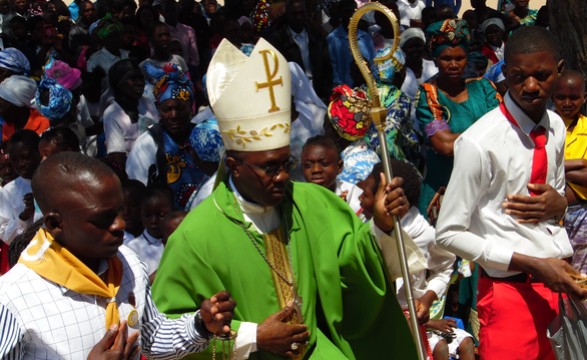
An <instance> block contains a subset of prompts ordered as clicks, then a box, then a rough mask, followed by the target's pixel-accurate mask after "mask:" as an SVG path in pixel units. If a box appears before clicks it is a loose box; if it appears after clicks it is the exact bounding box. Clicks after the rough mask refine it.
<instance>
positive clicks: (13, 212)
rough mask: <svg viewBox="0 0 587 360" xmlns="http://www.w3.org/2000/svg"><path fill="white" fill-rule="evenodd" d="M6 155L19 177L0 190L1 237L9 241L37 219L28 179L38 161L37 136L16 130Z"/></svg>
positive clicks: (31, 132) (39, 160) (29, 179)
mask: <svg viewBox="0 0 587 360" xmlns="http://www.w3.org/2000/svg"><path fill="white" fill-rule="evenodd" d="M8 156H9V158H10V163H11V164H12V167H13V168H14V171H15V172H16V173H17V174H18V177H17V178H16V179H14V180H13V181H11V182H10V183H8V184H7V185H6V186H5V187H3V188H2V190H0V239H2V240H3V241H4V242H5V243H7V244H10V243H11V242H12V240H14V238H15V237H16V236H17V235H19V234H20V233H22V232H23V231H25V230H26V228H27V227H28V226H30V225H32V224H33V222H34V221H35V220H37V219H39V218H40V213H39V212H37V211H35V205H34V199H33V194H32V189H31V178H32V176H33V173H34V172H35V169H36V168H37V166H39V163H40V162H41V157H40V154H39V135H37V133H35V132H34V131H32V130H21V131H18V132H16V133H15V134H14V135H12V137H11V138H10V141H9V143H8ZM35 217H37V218H36V219H35Z"/></svg>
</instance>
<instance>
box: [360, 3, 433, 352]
mask: <svg viewBox="0 0 587 360" xmlns="http://www.w3.org/2000/svg"><path fill="white" fill-rule="evenodd" d="M372 10H373V11H378V12H381V13H383V14H384V15H385V16H387V18H388V19H389V21H390V22H391V25H392V27H393V33H394V41H393V47H392V49H391V51H390V52H389V54H387V55H385V56H383V57H380V58H376V59H375V60H374V61H375V62H383V61H387V60H390V59H391V61H397V60H396V59H395V58H394V57H393V54H395V51H396V50H397V48H398V46H399V22H398V20H397V18H396V17H395V15H394V13H393V12H392V11H391V10H389V9H388V8H387V7H385V6H383V5H381V4H380V3H374V2H372V3H368V4H365V5H363V6H361V7H360V8H359V9H357V10H356V11H355V13H354V14H353V16H352V17H351V19H350V23H349V43H350V46H351V52H352V54H353V58H354V59H355V62H356V63H357V65H358V67H359V70H360V71H361V74H362V75H363V78H364V79H365V81H366V82H367V86H368V87H369V92H370V93H371V110H370V115H371V120H372V121H373V122H374V123H375V126H376V127H377V135H378V137H379V143H380V144H381V159H382V160H383V169H384V171H385V178H386V180H387V183H388V184H389V183H390V182H391V179H393V173H392V171H391V165H390V162H389V154H388V148H387V141H386V139H385V118H386V116H387V109H385V108H384V107H383V106H381V100H380V99H379V91H378V90H377V84H376V83H375V78H374V77H373V75H372V74H371V71H370V70H369V65H368V64H367V62H366V61H365V60H364V59H363V56H362V55H361V51H360V50H359V44H358V37H357V28H358V25H359V20H360V19H361V17H362V16H363V15H364V14H365V13H367V12H369V11H372ZM393 223H394V229H395V231H394V234H395V240H396V244H397V249H398V253H399V257H400V258H399V260H400V265H401V270H402V278H403V281H404V290H405V294H406V300H407V302H408V310H409V313H410V323H411V326H412V335H413V337H414V342H415V343H416V348H417V350H418V358H419V359H420V360H426V355H425V354H426V352H425V351H424V343H423V341H422V338H421V337H420V331H418V329H419V327H418V326H419V325H418V319H417V317H416V306H415V305H414V295H413V293H412V282H411V280H410V273H409V271H408V261H407V257H406V249H405V246H404V240H403V236H402V231H401V223H400V219H399V217H398V216H394V219H393Z"/></svg>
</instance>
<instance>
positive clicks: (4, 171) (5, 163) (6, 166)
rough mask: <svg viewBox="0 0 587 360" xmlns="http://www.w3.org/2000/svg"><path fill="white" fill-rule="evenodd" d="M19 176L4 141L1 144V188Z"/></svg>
mask: <svg viewBox="0 0 587 360" xmlns="http://www.w3.org/2000/svg"><path fill="white" fill-rule="evenodd" d="M17 177H18V175H17V174H16V172H15V171H14V168H13V167H12V164H11V163H10V157H9V156H8V151H7V146H6V143H3V144H1V145H0V189H2V188H3V187H4V186H6V184H8V183H9V182H11V181H12V180H14V179H16V178H17Z"/></svg>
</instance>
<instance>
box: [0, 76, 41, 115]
mask: <svg viewBox="0 0 587 360" xmlns="http://www.w3.org/2000/svg"><path fill="white" fill-rule="evenodd" d="M36 92H37V83H36V82H35V80H33V79H30V78H28V77H26V76H23V75H12V76H11V77H9V78H6V79H5V80H4V81H2V83H0V98H2V99H4V100H6V101H8V102H9V103H11V104H13V105H15V106H19V107H25V106H26V107H31V102H32V101H33V99H34V98H35V93H36Z"/></svg>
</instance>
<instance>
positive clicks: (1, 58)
mask: <svg viewBox="0 0 587 360" xmlns="http://www.w3.org/2000/svg"><path fill="white" fill-rule="evenodd" d="M30 71H31V65H30V63H29V59H27V57H26V56H25V55H24V54H23V53H22V51H20V50H18V49H17V48H6V49H4V50H2V51H0V82H2V81H4V79H6V78H7V77H9V76H12V75H25V76H27V75H29V73H30Z"/></svg>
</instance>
